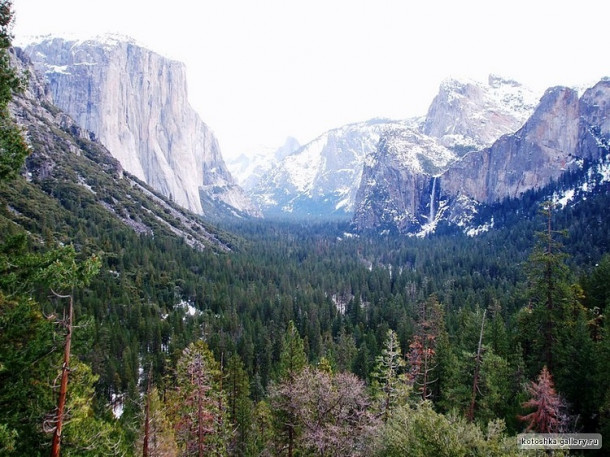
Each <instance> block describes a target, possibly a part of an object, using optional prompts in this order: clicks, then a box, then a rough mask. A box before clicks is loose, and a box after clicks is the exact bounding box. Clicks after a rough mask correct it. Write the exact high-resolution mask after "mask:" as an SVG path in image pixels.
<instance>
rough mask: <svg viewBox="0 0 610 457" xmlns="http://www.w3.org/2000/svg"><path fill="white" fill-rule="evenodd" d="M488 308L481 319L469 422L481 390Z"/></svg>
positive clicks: (468, 415)
mask: <svg viewBox="0 0 610 457" xmlns="http://www.w3.org/2000/svg"><path fill="white" fill-rule="evenodd" d="M486 314H487V310H484V311H483V319H481V333H480V334H479V347H478V348H477V355H476V357H475V359H474V364H475V365H474V377H473V380H472V396H471V397H470V407H469V408H468V414H467V415H466V418H467V419H468V421H469V422H472V421H473V420H474V407H475V404H476V399H477V391H478V390H479V376H480V374H481V361H482V349H483V329H484V327H485V315H486Z"/></svg>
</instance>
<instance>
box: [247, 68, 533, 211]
mask: <svg viewBox="0 0 610 457" xmlns="http://www.w3.org/2000/svg"><path fill="white" fill-rule="evenodd" d="M537 98H538V97H537V96H536V95H535V94H533V93H532V92H531V91H530V90H528V89H527V88H525V87H523V86H521V85H520V84H518V83H517V82H515V81H511V80H506V79H502V78H500V77H497V76H490V77H489V79H488V81H487V82H486V83H481V82H477V81H472V80H467V79H460V80H458V79H448V80H446V81H444V82H443V83H442V84H441V86H440V88H439V93H438V95H437V96H436V97H435V99H434V100H433V102H432V104H431V105H430V108H429V110H428V113H427V115H426V116H425V117H423V118H413V119H407V120H400V121H390V120H380V119H375V120H371V121H368V122H363V123H356V124H350V125H346V126H344V127H341V128H338V129H334V130H331V131H329V132H326V133H324V134H323V135H321V136H320V137H318V138H316V139H315V140H314V141H312V142H310V143H308V144H306V145H305V146H303V147H302V148H300V149H299V150H298V151H296V152H295V153H293V154H291V155H289V156H288V157H286V158H285V159H284V160H283V161H282V162H281V163H280V164H278V165H277V166H276V167H274V168H273V169H272V170H270V171H269V172H267V173H266V174H265V175H264V176H263V177H262V178H261V179H260V180H259V181H258V184H256V185H253V186H252V187H251V189H252V190H251V192H252V195H253V198H254V199H255V200H256V201H257V202H258V204H259V206H260V207H261V209H262V211H263V213H264V214H266V215H274V216H288V217H309V216H319V217H331V216H348V217H349V216H351V215H353V213H354V212H355V211H359V212H360V213H361V214H363V211H364V208H365V207H366V205H368V204H370V202H366V201H363V200H366V199H367V195H379V194H380V193H382V192H381V191H380V190H379V189H374V187H375V186H377V185H383V182H384V181H383V179H378V178H379V176H375V173H379V171H377V172H374V171H373V170H374V168H375V163H376V162H378V161H379V160H380V158H381V157H383V156H387V155H388V154H391V153H392V152H391V151H401V152H400V153H399V154H398V155H396V156H395V157H393V159H392V160H394V161H396V164H397V165H398V164H401V165H400V166H403V165H404V166H405V167H406V168H409V167H412V168H413V169H419V170H420V171H421V172H422V173H424V174H428V175H430V176H432V175H437V174H440V173H441V172H442V171H444V170H445V169H446V168H447V167H448V166H449V164H450V163H452V162H454V161H456V160H458V159H459V158H460V157H461V156H462V155H464V154H466V153H468V152H470V151H473V150H477V149H482V148H484V147H486V146H489V145H491V144H492V143H493V141H495V140H496V139H498V138H499V137H500V136H501V135H503V134H506V133H511V132H514V131H515V130H517V129H518V128H519V127H520V126H521V125H522V124H523V123H524V122H525V120H526V119H527V118H528V116H529V115H530V114H531V113H532V111H533V110H534V108H535V106H536V104H537ZM381 138H383V142H382V143H380V141H379V140H380V139H381ZM363 170H367V171H366V173H365V179H363ZM359 189H360V190H359ZM387 191H388V192H390V193H393V192H394V191H396V189H393V190H390V189H388V190H387ZM386 197H387V198H390V199H391V200H395V201H396V202H397V205H398V207H397V208H395V210H396V211H398V212H401V213H404V211H403V208H402V207H401V206H400V205H402V204H403V203H402V200H400V199H398V194H397V195H395V197H396V198H393V197H390V196H389V194H388V195H387V196H386ZM403 197H404V198H407V199H408V196H407V195H402V197H401V198H403ZM399 201H401V203H398V202H399ZM411 206H412V205H411Z"/></svg>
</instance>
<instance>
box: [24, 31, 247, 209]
mask: <svg viewBox="0 0 610 457" xmlns="http://www.w3.org/2000/svg"><path fill="white" fill-rule="evenodd" d="M25 51H26V53H27V54H28V55H29V56H30V58H31V59H32V61H33V62H34V65H35V66H36V67H37V68H38V69H39V70H41V71H43V72H44V73H45V75H46V78H47V80H48V82H49V87H50V89H51V93H52V97H53V101H54V103H55V104H56V105H57V106H58V107H60V108H61V109H62V110H64V111H65V112H67V113H68V114H69V115H70V116H72V117H73V118H74V119H75V121H76V122H77V123H78V124H79V125H80V126H82V127H83V128H85V129H87V130H90V131H92V132H94V133H95V135H96V136H97V137H98V139H99V140H100V141H101V142H102V143H103V144H104V145H105V146H106V147H107V148H108V149H109V150H110V151H111V153H112V154H113V155H114V157H116V158H117V159H118V160H119V161H120V162H121V164H122V166H123V167H124V169H125V170H126V171H128V172H130V173H132V174H133V175H135V176H136V177H138V178H140V179H142V180H143V181H145V182H146V183H147V184H149V185H151V186H152V187H153V188H155V189H157V190H159V191H160V192H162V193H163V194H164V195H166V196H168V197H171V198H172V199H173V200H174V201H175V202H176V203H178V204H180V205H181V206H183V207H185V208H187V209H189V210H191V211H193V212H195V213H198V214H202V213H204V212H205V211H204V208H203V207H202V201H201V200H202V197H201V195H200V192H204V193H207V196H208V197H209V198H211V200H220V201H221V202H223V203H224V204H228V205H229V206H231V207H234V208H235V209H237V210H240V211H245V212H246V213H248V212H256V210H254V208H253V206H252V204H251V202H250V201H249V199H247V198H246V196H245V195H244V194H243V191H241V189H240V188H239V187H237V186H236V185H235V183H234V181H233V178H232V177H231V175H230V173H229V172H228V170H227V168H226V166H225V163H224V161H223V158H222V156H221V152H220V148H219V146H218V142H217V140H216V138H215V137H214V134H213V133H212V131H211V130H210V129H209V128H208V127H207V126H206V124H204V123H203V122H202V121H201V119H200V117H199V115H198V114H197V113H196V112H195V111H194V110H193V109H192V107H191V106H190V105H189V103H188V100H187V89H186V75H185V69H184V65H183V64H182V63H180V62H176V61H172V60H169V59H166V58H164V57H162V56H160V55H158V54H156V53H154V52H152V51H149V50H148V49H145V48H143V47H141V46H139V45H137V44H136V43H135V42H133V41H132V40H130V39H126V38H124V37H113V36H107V37H104V38H103V39H94V40H87V41H75V40H71V41H70V40H65V39H61V38H48V39H45V40H43V41H40V42H38V43H33V44H30V45H28V46H27V47H26V48H25Z"/></svg>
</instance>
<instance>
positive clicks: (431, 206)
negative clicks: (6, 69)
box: [428, 176, 436, 223]
mask: <svg viewBox="0 0 610 457" xmlns="http://www.w3.org/2000/svg"><path fill="white" fill-rule="evenodd" d="M435 193H436V176H434V177H433V178H432V192H431V193H430V216H428V222H429V223H432V221H433V220H434V194H435Z"/></svg>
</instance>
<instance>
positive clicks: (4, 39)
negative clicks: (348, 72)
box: [0, 0, 29, 180]
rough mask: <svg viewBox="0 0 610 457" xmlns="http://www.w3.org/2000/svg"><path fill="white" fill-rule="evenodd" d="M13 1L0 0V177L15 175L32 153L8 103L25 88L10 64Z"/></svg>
mask: <svg viewBox="0 0 610 457" xmlns="http://www.w3.org/2000/svg"><path fill="white" fill-rule="evenodd" d="M12 24H13V2H12V1H11V0H0V180H6V179H12V178H14V177H15V176H16V175H17V174H18V173H19V170H20V169H21V166H22V165H23V161H24V160H25V158H26V156H27V155H28V154H29V148H28V146H27V145H26V143H25V141H24V139H23V135H22V133H21V130H20V129H19V128H18V127H17V125H16V124H15V122H14V121H13V120H12V119H11V116H10V112H9V109H8V104H9V102H10V101H11V100H12V98H13V95H14V94H15V93H16V92H19V91H21V90H22V89H23V83H22V80H21V79H20V77H19V75H17V73H16V71H15V69H14V68H13V67H12V65H11V56H10V52H9V50H10V48H11V46H12V36H11V28H12Z"/></svg>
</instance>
